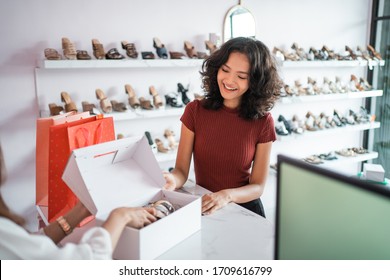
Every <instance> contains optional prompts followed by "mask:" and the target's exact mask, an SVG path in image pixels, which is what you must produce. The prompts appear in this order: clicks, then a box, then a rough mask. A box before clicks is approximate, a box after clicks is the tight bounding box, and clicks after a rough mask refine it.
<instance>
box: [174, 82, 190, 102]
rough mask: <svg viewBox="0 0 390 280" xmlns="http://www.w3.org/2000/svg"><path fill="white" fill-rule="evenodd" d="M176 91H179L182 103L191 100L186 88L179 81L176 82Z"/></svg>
mask: <svg viewBox="0 0 390 280" xmlns="http://www.w3.org/2000/svg"><path fill="white" fill-rule="evenodd" d="M177 91H178V92H179V93H181V99H182V100H183V103H184V104H185V105H187V104H188V103H189V102H191V100H190V99H189V98H188V96H187V92H188V88H184V86H183V85H182V84H181V83H178V84H177Z"/></svg>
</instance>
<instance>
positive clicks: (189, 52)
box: [184, 41, 198, 58]
mask: <svg viewBox="0 0 390 280" xmlns="http://www.w3.org/2000/svg"><path fill="white" fill-rule="evenodd" d="M184 49H185V50H186V53H187V55H188V57H189V58H198V54H197V52H196V50H195V47H194V46H193V45H192V44H191V43H190V42H189V41H184Z"/></svg>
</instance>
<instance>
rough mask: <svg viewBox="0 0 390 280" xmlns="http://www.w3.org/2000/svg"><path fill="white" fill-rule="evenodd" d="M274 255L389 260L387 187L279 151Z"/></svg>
mask: <svg viewBox="0 0 390 280" xmlns="http://www.w3.org/2000/svg"><path fill="white" fill-rule="evenodd" d="M275 259H297V260H310V259H317V260H343V259H348V260H356V259H359V260H369V259H375V260H379V259H387V260H389V259H390V190H389V187H386V186H383V185H380V184H374V183H368V182H366V181H363V180H361V179H357V178H353V177H348V176H346V175H342V174H339V173H336V172H333V171H330V170H328V169H325V168H323V167H319V166H315V165H312V164H309V163H306V162H304V161H302V160H299V159H293V158H290V157H287V156H283V155H278V162H277V205H276V236H275Z"/></svg>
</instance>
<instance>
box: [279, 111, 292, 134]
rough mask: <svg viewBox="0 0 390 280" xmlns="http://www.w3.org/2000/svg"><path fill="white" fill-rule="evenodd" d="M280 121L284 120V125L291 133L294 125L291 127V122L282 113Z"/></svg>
mask: <svg viewBox="0 0 390 280" xmlns="http://www.w3.org/2000/svg"><path fill="white" fill-rule="evenodd" d="M278 122H283V124H284V127H285V128H286V130H287V132H288V134H291V132H292V127H291V125H290V123H289V122H288V121H287V120H286V119H285V118H284V117H283V116H282V115H279V118H278Z"/></svg>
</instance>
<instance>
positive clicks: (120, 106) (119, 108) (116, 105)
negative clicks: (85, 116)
mask: <svg viewBox="0 0 390 280" xmlns="http://www.w3.org/2000/svg"><path fill="white" fill-rule="evenodd" d="M111 105H112V109H113V110H114V111H116V112H124V111H126V110H127V108H126V104H125V103H123V102H118V101H116V100H111Z"/></svg>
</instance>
